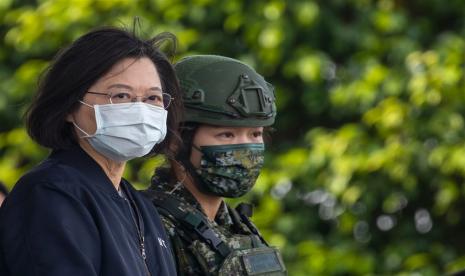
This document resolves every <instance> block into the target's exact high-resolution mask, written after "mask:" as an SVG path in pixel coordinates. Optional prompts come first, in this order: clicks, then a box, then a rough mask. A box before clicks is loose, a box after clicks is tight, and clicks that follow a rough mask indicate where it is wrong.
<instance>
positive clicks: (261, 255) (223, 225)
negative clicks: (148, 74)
mask: <svg viewBox="0 0 465 276" xmlns="http://www.w3.org/2000/svg"><path fill="white" fill-rule="evenodd" d="M175 70H176V74H177V76H178V78H179V81H180V84H181V87H182V90H183V101H184V105H185V113H184V114H183V119H182V121H183V124H182V125H181V127H180V133H181V138H182V146H181V147H180V148H179V149H178V154H177V156H176V157H175V158H171V159H170V166H169V167H166V168H161V169H158V170H157V171H156V173H155V175H154V176H153V178H152V185H151V187H150V188H149V189H148V190H147V191H146V194H147V195H148V196H149V197H150V199H151V200H152V201H153V203H154V204H155V206H156V207H157V209H158V211H159V212H160V214H161V216H162V221H163V223H164V225H165V227H166V229H167V232H168V235H169V236H170V239H171V246H172V249H173V254H174V255H175V256H176V260H177V269H178V275H287V272H286V269H285V266H284V264H283V261H282V258H281V255H280V253H279V251H278V250H277V249H275V248H273V247H270V246H268V244H267V243H266V241H265V240H264V239H263V237H262V236H261V235H260V233H259V232H258V230H257V228H256V227H255V225H254V224H253V223H252V222H251V221H250V219H249V217H250V216H251V214H252V209H251V207H250V205H247V204H243V203H242V204H239V205H238V206H237V207H236V208H235V209H233V208H231V207H230V206H228V205H227V204H226V203H225V202H224V201H223V198H224V197H229V198H236V197H240V196H242V195H244V194H246V193H247V192H248V191H250V189H251V188H252V187H253V185H254V184H255V181H256V179H257V177H258V175H259V173H260V169H261V168H262V165H263V161H264V141H263V131H264V128H265V127H268V126H270V125H272V124H273V123H274V120H275V116H276V105H275V96H274V91H273V87H272V86H271V85H270V84H269V83H267V82H266V81H265V80H264V79H263V77H262V76H260V75H259V74H258V73H257V72H255V70H253V69H252V68H251V67H249V66H247V65H245V64H244V63H242V62H240V61H238V60H234V59H231V58H227V57H222V56H214V55H196V56H190V57H187V58H184V59H182V60H180V61H179V62H178V63H177V64H175Z"/></svg>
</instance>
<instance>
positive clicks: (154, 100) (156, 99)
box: [147, 95, 163, 102]
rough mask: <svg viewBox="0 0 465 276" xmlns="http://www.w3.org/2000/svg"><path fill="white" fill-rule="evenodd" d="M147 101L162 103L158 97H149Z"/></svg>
mask: <svg viewBox="0 0 465 276" xmlns="http://www.w3.org/2000/svg"><path fill="white" fill-rule="evenodd" d="M147 100H149V101H151V102H161V101H163V99H162V97H161V96H160V95H151V96H148V97H147Z"/></svg>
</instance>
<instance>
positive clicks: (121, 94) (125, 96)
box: [112, 92, 131, 100]
mask: <svg viewBox="0 0 465 276" xmlns="http://www.w3.org/2000/svg"><path fill="white" fill-rule="evenodd" d="M112 95H113V96H112V98H115V99H120V100H121V99H130V98H131V95H130V94H129V93H126V92H118V93H112Z"/></svg>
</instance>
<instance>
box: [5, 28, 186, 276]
mask: <svg viewBox="0 0 465 276" xmlns="http://www.w3.org/2000/svg"><path fill="white" fill-rule="evenodd" d="M164 38H166V35H165V36H158V37H155V38H154V39H151V40H141V39H140V38H137V37H136V36H135V35H134V34H131V33H128V32H126V31H123V30H119V29H113V28H105V29H99V30H95V31H92V32H89V33H87V34H85V35H83V36H82V37H80V38H79V39H78V40H76V41H75V42H74V43H73V44H72V45H71V46H70V47H68V48H67V49H65V50H64V51H62V52H61V53H60V54H59V55H58V56H57V57H56V58H55V60H54V62H53V63H52V65H51V66H50V68H49V69H48V70H47V71H46V73H45V76H44V77H43V79H42V80H41V82H40V86H39V89H38V93H37V95H36V97H35V99H34V101H33V103H32V105H31V106H30V108H29V110H28V113H27V122H26V124H27V129H28V132H29V134H30V136H31V137H32V139H34V140H35V141H36V142H38V143H39V144H40V145H42V146H44V147H47V148H50V149H51V150H52V152H51V154H50V156H49V157H48V158H47V159H46V160H44V161H43V162H42V163H41V164H39V165H38V166H36V167H35V168H34V169H32V170H31V171H29V172H28V173H26V174H25V175H24V176H23V177H22V178H21V179H20V180H19V181H18V182H17V184H16V185H15V187H14V189H13V190H12V192H11V193H10V195H9V196H8V198H7V200H6V201H5V202H4V205H3V206H2V208H1V209H0V275H5V276H7V275H37V276H38V275H50V276H52V275H53V276H54V275H56V276H62V275H86V276H92V275H108V276H110V275H111V276H113V275H128V276H129V275H130V276H135V275H140V276H142V275H144V276H147V275H174V274H175V273H176V272H175V267H174V260H173V257H172V255H171V252H170V249H169V248H168V246H167V245H168V244H169V242H168V239H167V237H166V234H165V231H164V229H163V226H162V224H161V221H160V218H159V215H158V213H157V211H156V210H155V208H154V207H153V204H151V202H149V201H148V200H147V199H145V198H144V197H142V196H141V195H140V194H139V193H137V192H136V191H135V190H134V188H133V187H132V186H131V185H130V184H129V183H128V182H127V181H126V180H124V179H123V178H122V174H123V172H124V168H125V164H126V161H128V160H131V159H133V158H137V157H142V156H145V155H147V154H150V153H157V152H160V151H166V150H167V147H166V145H167V144H168V143H170V141H171V139H172V137H173V134H172V133H171V132H168V130H169V129H175V128H176V124H177V119H176V117H175V116H174V115H175V114H177V112H178V110H179V105H178V103H177V102H176V101H175V100H174V99H176V97H177V95H178V93H179V92H178V90H179V88H178V85H177V80H176V77H175V74H174V71H173V68H172V67H171V64H170V62H169V61H168V60H167V58H166V57H165V56H164V54H162V53H161V52H160V51H159V49H158V48H157V47H156V46H155V45H158V44H159V43H160V41H162V40H163V39H164Z"/></svg>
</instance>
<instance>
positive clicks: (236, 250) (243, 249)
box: [153, 193, 287, 276]
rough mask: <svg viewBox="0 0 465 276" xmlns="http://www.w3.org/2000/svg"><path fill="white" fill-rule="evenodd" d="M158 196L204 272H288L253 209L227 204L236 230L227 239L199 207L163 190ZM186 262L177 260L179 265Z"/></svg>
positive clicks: (158, 203) (157, 202)
mask: <svg viewBox="0 0 465 276" xmlns="http://www.w3.org/2000/svg"><path fill="white" fill-rule="evenodd" d="M159 196H160V197H157V198H156V199H153V202H154V204H155V205H156V206H157V209H158V211H159V212H160V214H162V215H163V216H164V217H167V218H169V219H170V221H171V222H172V223H173V224H174V226H175V231H176V232H177V234H178V235H179V236H180V237H181V238H182V239H183V240H184V242H185V243H187V244H188V248H189V250H190V252H191V253H192V254H193V255H194V256H195V259H196V260H197V261H198V263H199V265H200V267H201V270H202V273H203V274H204V275H219V276H226V275H228V276H230V275H270V276H280V275H287V271H286V268H285V266H284V263H283V261H282V258H281V254H280V253H279V251H278V250H277V249H276V248H273V247H269V246H268V244H267V243H266V241H265V240H264V239H263V238H262V236H261V235H260V233H259V232H258V230H257V228H256V227H255V225H253V223H252V222H251V221H250V220H249V216H250V215H251V209H250V208H248V206H247V205H245V204H239V205H238V207H237V208H236V209H232V208H230V207H229V206H228V211H229V214H230V216H231V218H232V220H233V227H234V228H235V229H234V230H235V233H230V236H229V237H228V238H225V236H224V235H222V234H221V233H220V232H219V230H218V229H217V228H216V227H214V226H213V225H212V223H211V222H210V221H209V220H208V218H206V217H205V215H204V214H202V213H201V212H200V211H199V210H197V209H195V208H192V210H188V211H186V210H183V209H182V208H180V206H181V202H180V201H179V200H178V199H177V198H175V197H173V196H168V195H166V194H162V193H160V194H159ZM236 233H240V234H236ZM173 243H176V242H173ZM173 247H176V244H173ZM205 247H208V248H205ZM178 258H181V259H182V257H179V256H178ZM183 261H185V260H180V259H178V263H179V264H180V266H182V263H183ZM213 264H219V266H218V265H213ZM213 266H214V267H213Z"/></svg>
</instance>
